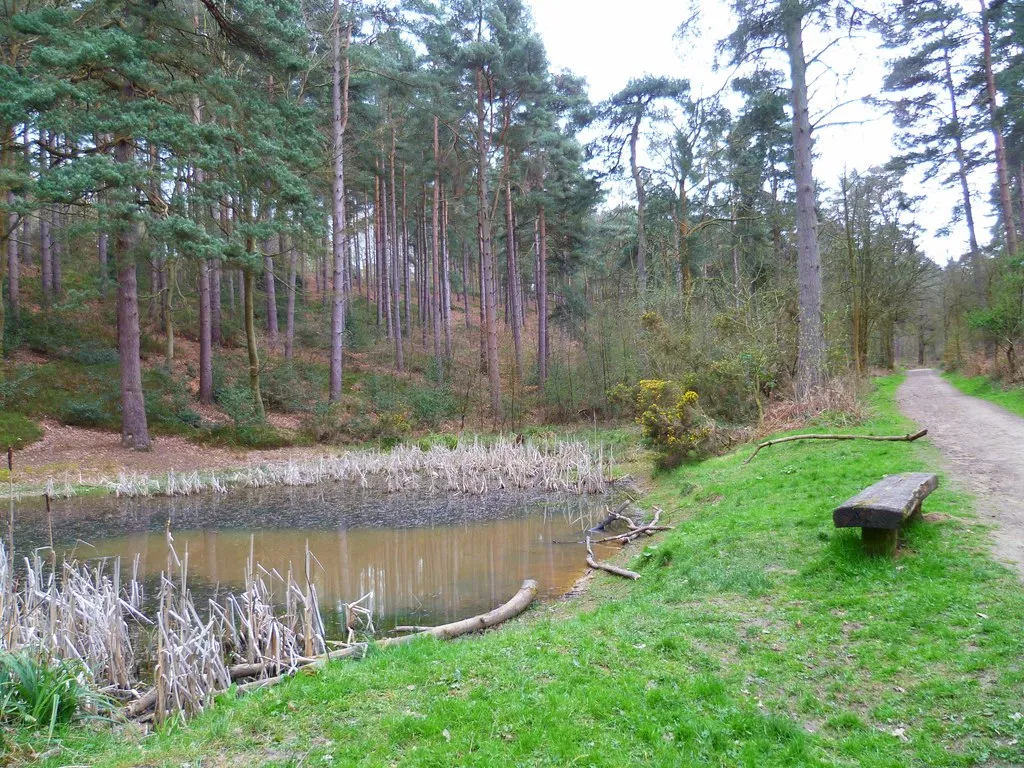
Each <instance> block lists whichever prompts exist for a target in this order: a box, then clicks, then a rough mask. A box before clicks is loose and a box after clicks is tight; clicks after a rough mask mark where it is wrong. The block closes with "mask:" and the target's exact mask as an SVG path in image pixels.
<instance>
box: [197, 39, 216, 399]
mask: <svg viewBox="0 0 1024 768" xmlns="http://www.w3.org/2000/svg"><path fill="white" fill-rule="evenodd" d="M195 26H196V27H198V19H196V24H195ZM202 120H203V114H202V105H201V104H200V102H199V98H198V97H194V98H193V99H192V122H193V123H195V124H196V125H199V124H200V123H202ZM192 179H193V183H194V185H195V187H196V189H195V190H194V191H196V192H198V190H199V189H201V188H202V186H203V182H204V180H205V175H204V173H203V169H202V168H195V169H193V171H192ZM193 215H194V216H195V218H196V220H197V222H198V223H200V224H201V225H204V226H205V217H206V208H205V206H200V205H193ZM211 286H212V281H211V278H210V262H209V260H208V259H205V258H201V259H199V402H201V403H203V404H204V405H209V404H210V403H212V402H213V318H212V316H211V315H212V304H213V303H212V298H211V296H210V294H211Z"/></svg>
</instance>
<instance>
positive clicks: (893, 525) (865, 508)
mask: <svg viewBox="0 0 1024 768" xmlns="http://www.w3.org/2000/svg"><path fill="white" fill-rule="evenodd" d="M938 485H939V478H938V476H937V475H934V474H931V473H930V472H908V473H905V474H901V475H889V476H887V477H884V478H883V479H882V480H880V481H879V482H877V483H875V484H874V485H872V486H871V487H870V488H865V489H864V490H863V491H861V492H860V493H858V494H857V495H856V496H854V497H852V498H850V499H847V500H846V501H844V502H843V503H842V504H840V505H839V506H838V507H836V508H835V511H833V512H832V522H833V523H834V524H835V526H836V528H860V529H861V533H862V536H863V539H864V546H865V549H867V550H868V552H869V553H871V554H890V555H891V554H892V553H893V552H895V550H896V542H897V538H898V532H899V530H900V529H901V528H903V527H904V526H906V525H907V523H908V522H910V520H911V519H913V518H914V517H915V516H916V515H918V514H919V513H920V511H921V502H922V501H924V499H925V498H926V497H927V496H928V494H930V493H931V492H932V491H934V490H935V489H936V488H937V487H938Z"/></svg>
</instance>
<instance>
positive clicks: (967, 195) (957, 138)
mask: <svg viewBox="0 0 1024 768" xmlns="http://www.w3.org/2000/svg"><path fill="white" fill-rule="evenodd" d="M949 54H950V51H949V49H948V48H944V49H943V50H942V60H943V65H944V67H945V86H946V93H947V94H948V95H949V109H950V113H949V114H950V122H951V127H952V129H953V148H954V153H955V155H956V170H957V177H958V178H959V180H960V193H961V195H962V196H963V201H964V219H965V221H966V222H967V235H968V238H969V241H970V247H971V261H972V262H973V266H974V268H975V271H976V272H979V271H980V268H981V264H980V260H981V249H980V248H979V247H978V234H977V229H976V228H975V225H974V205H973V202H972V200H971V187H970V184H969V183H968V181H967V153H966V151H965V150H964V131H963V126H962V125H961V123H960V107H959V105H958V104H957V101H956V84H955V83H954V82H953V65H952V62H951V61H950V55H949Z"/></svg>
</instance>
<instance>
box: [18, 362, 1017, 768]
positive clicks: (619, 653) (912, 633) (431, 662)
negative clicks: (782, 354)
mask: <svg viewBox="0 0 1024 768" xmlns="http://www.w3.org/2000/svg"><path fill="white" fill-rule="evenodd" d="M897 384H898V379H897V378H895V377H892V378H888V379H883V380H881V381H880V383H879V387H878V391H877V393H876V395H875V398H874V400H875V409H876V416H875V418H874V420H873V422H872V423H870V424H867V425H865V426H864V427H863V429H864V430H865V431H870V432H878V433H894V432H901V431H905V430H906V429H907V427H908V426H909V425H908V424H907V423H906V422H905V421H904V420H903V419H901V418H900V417H899V416H898V415H897V414H896V412H895V408H894V405H893V396H894V392H895V388H896V386H897ZM751 450H752V449H750V448H744V449H743V450H741V451H740V453H739V454H737V455H732V456H726V457H723V458H719V459H714V460H711V461H707V462H704V463H703V464H701V465H699V466H692V467H691V466H686V467H683V468H681V469H679V470H677V471H675V472H673V473H671V474H666V475H664V476H662V477H660V478H659V479H658V480H657V487H656V489H655V491H654V493H653V494H652V495H651V496H650V497H649V502H650V503H651V504H657V505H660V506H662V507H663V508H664V509H665V510H666V513H667V514H668V516H669V518H670V519H671V521H672V522H674V523H675V525H676V529H675V530H674V531H672V532H669V533H667V534H664V535H662V536H661V537H660V538H658V539H657V540H654V541H653V542H651V543H649V545H648V546H647V547H646V548H640V547H637V548H636V549H635V550H634V551H632V566H633V567H634V568H637V569H638V570H640V571H641V572H642V574H643V577H642V578H641V580H640V581H638V582H631V583H628V584H627V583H625V582H623V581H621V580H615V579H614V577H611V576H607V575H605V574H598V575H597V576H596V577H595V579H594V582H593V584H592V585H591V587H590V589H589V590H588V591H587V592H586V593H585V595H584V596H583V597H582V598H579V599H577V600H574V601H569V602H564V603H559V604H554V605H546V606H540V607H538V608H536V609H534V610H532V611H531V612H530V613H529V614H528V615H527V617H526V618H524V619H522V620H519V621H516V622H514V623H512V624H511V625H510V626H508V627H506V628H505V629H504V630H502V631H500V632H494V633H491V634H488V635H486V636H484V637H479V638H471V639H465V640H461V641H456V642H452V643H448V644H445V643H439V642H432V641H431V642H421V643H418V644H414V645H412V646H410V647H405V648H400V649H394V650H389V651H386V652H376V653H371V654H370V656H369V657H368V658H367V659H365V660H363V661H360V662H341V663H338V664H336V665H333V666H331V667H329V668H328V669H327V670H325V671H324V672H322V673H321V674H319V675H316V676H300V677H299V678H298V679H295V680H292V681H289V682H286V683H285V684H282V685H280V686H277V687H275V688H273V689H270V690H267V691H263V692H261V693H257V694H254V695H250V696H247V697H245V698H243V699H241V700H234V699H232V698H231V697H224V699H223V700H222V701H221V702H220V703H219V704H218V706H217V707H216V708H215V709H213V710H212V711H209V712H207V713H206V714H204V715H203V716H201V717H199V718H197V719H195V720H194V721H193V722H191V723H190V724H189V725H188V726H187V727H173V728H167V729H165V730H164V731H162V732H161V733H159V734H157V735H155V736H151V737H141V736H139V735H138V734H136V733H135V732H134V731H133V730H131V729H117V730H114V731H111V730H110V729H109V727H108V726H106V725H102V724H100V725H93V726H79V727H76V729H75V730H73V731H71V732H70V733H67V734H65V735H64V737H63V742H62V743H63V749H62V750H61V751H60V753H59V754H55V755H53V756H52V757H50V758H48V762H44V765H52V766H57V765H66V764H68V763H75V764H88V765H93V766H122V765H147V766H164V765H166V766H181V765H204V766H205V765H242V764H251V765H254V766H255V765H267V766H297V765H299V764H301V765H303V766H310V765H332V764H333V765H365V766H385V765H410V766H442V765H480V766H492V765H502V764H503V765H508V766H523V765H581V766H588V765H594V766H621V765H626V764H648V765H673V766H674V765H689V764H709V765H730V766H732V765H757V766H765V765H778V766H796V765H858V766H894V765H914V764H916V765H929V766H966V765H976V764H979V763H985V764H991V765H1001V764H1008V763H1014V762H1017V761H1020V760H1022V759H1024V750H1022V747H1021V744H1019V743H1018V740H1020V742H1022V743H1024V718H1022V717H1021V715H1020V711H1021V710H1022V709H1024V707H1022V705H1021V702H1020V697H1019V691H1020V690H1021V685H1022V684H1024V670H1022V669H1021V661H1020V660H1021V659H1022V658H1024V636H1022V635H1021V633H1020V626H1021V623H1022V622H1024V595H1022V594H1021V590H1020V586H1019V584H1018V583H1017V582H1016V580H1015V578H1014V577H1013V576H1012V575H1011V574H1010V573H1009V572H1007V571H1006V570H1005V569H1004V568H1003V567H1001V566H999V565H997V564H995V563H994V562H993V561H992V560H991V559H990V558H989V556H988V550H987V545H986V536H985V532H984V530H983V529H981V528H980V527H979V525H978V524H977V521H976V520H975V519H974V518H973V516H972V515H971V514H970V513H969V511H968V508H967V500H966V499H965V498H964V497H963V496H960V495H958V494H956V493H954V492H952V491H951V490H950V489H949V488H948V487H940V489H939V490H938V491H937V492H936V493H934V494H933V495H932V496H931V497H930V498H929V499H928V502H927V503H926V512H928V513H940V514H939V515H938V519H935V518H933V519H931V520H929V521H927V522H925V523H922V524H919V525H917V526H915V527H914V528H912V529H911V530H910V531H909V533H908V537H907V546H906V548H905V549H903V550H902V551H901V553H900V555H899V556H898V557H897V558H896V559H895V560H891V561H890V560H869V559H867V558H865V557H864V556H863V555H862V553H861V549H860V543H859V539H858V535H857V533H856V532H855V531H850V530H844V531H837V530H836V529H834V528H833V527H832V523H831V515H830V511H831V509H832V507H833V506H834V505H835V504H836V503H837V502H838V501H841V500H842V499H843V498H845V497H846V496H848V495H851V494H853V493H855V492H856V491H858V490H859V489H861V488H863V487H864V486H866V485H868V484H870V483H873V482H875V481H876V480H878V479H879V478H880V477H881V476H882V475H883V474H886V473H890V472H897V471H907V470H919V469H927V468H932V467H933V466H934V465H935V462H934V461H933V453H932V449H931V448H929V447H928V446H927V445H919V444H912V445H907V444H902V443H871V442H860V443H858V442H842V443H817V444H801V443H796V444H792V445H785V446H777V447H774V448H771V449H768V450H766V451H762V452H761V454H760V455H758V457H757V459H755V460H754V462H752V463H751V464H750V465H747V466H743V465H742V463H741V462H742V459H743V458H744V457H745V456H747V455H749V453H750V451H751ZM15 738H16V739H19V740H20V739H23V738H25V737H24V734H22V735H21V736H17V735H16V736H15ZM34 748H35V749H38V750H39V751H43V750H44V749H46V747H45V746H43V745H40V744H38V743H36V744H35V745H34ZM31 749H32V748H31V747H30V746H29V745H28V744H27V743H26V742H24V741H19V743H17V744H15V745H14V753H13V756H14V758H15V759H16V760H24V761H26V762H27V760H28V757H29V756H30V754H31Z"/></svg>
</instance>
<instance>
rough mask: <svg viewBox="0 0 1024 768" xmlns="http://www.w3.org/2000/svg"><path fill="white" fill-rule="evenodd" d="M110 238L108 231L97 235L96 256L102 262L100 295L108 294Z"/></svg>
mask: <svg viewBox="0 0 1024 768" xmlns="http://www.w3.org/2000/svg"><path fill="white" fill-rule="evenodd" d="M109 244H110V238H109V237H108V235H107V233H106V232H100V233H99V235H98V236H97V237H96V258H97V259H98V260H99V263H100V296H103V297H106V295H107V276H108V273H109V271H110V266H109V264H108V255H107V252H108V250H109Z"/></svg>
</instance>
